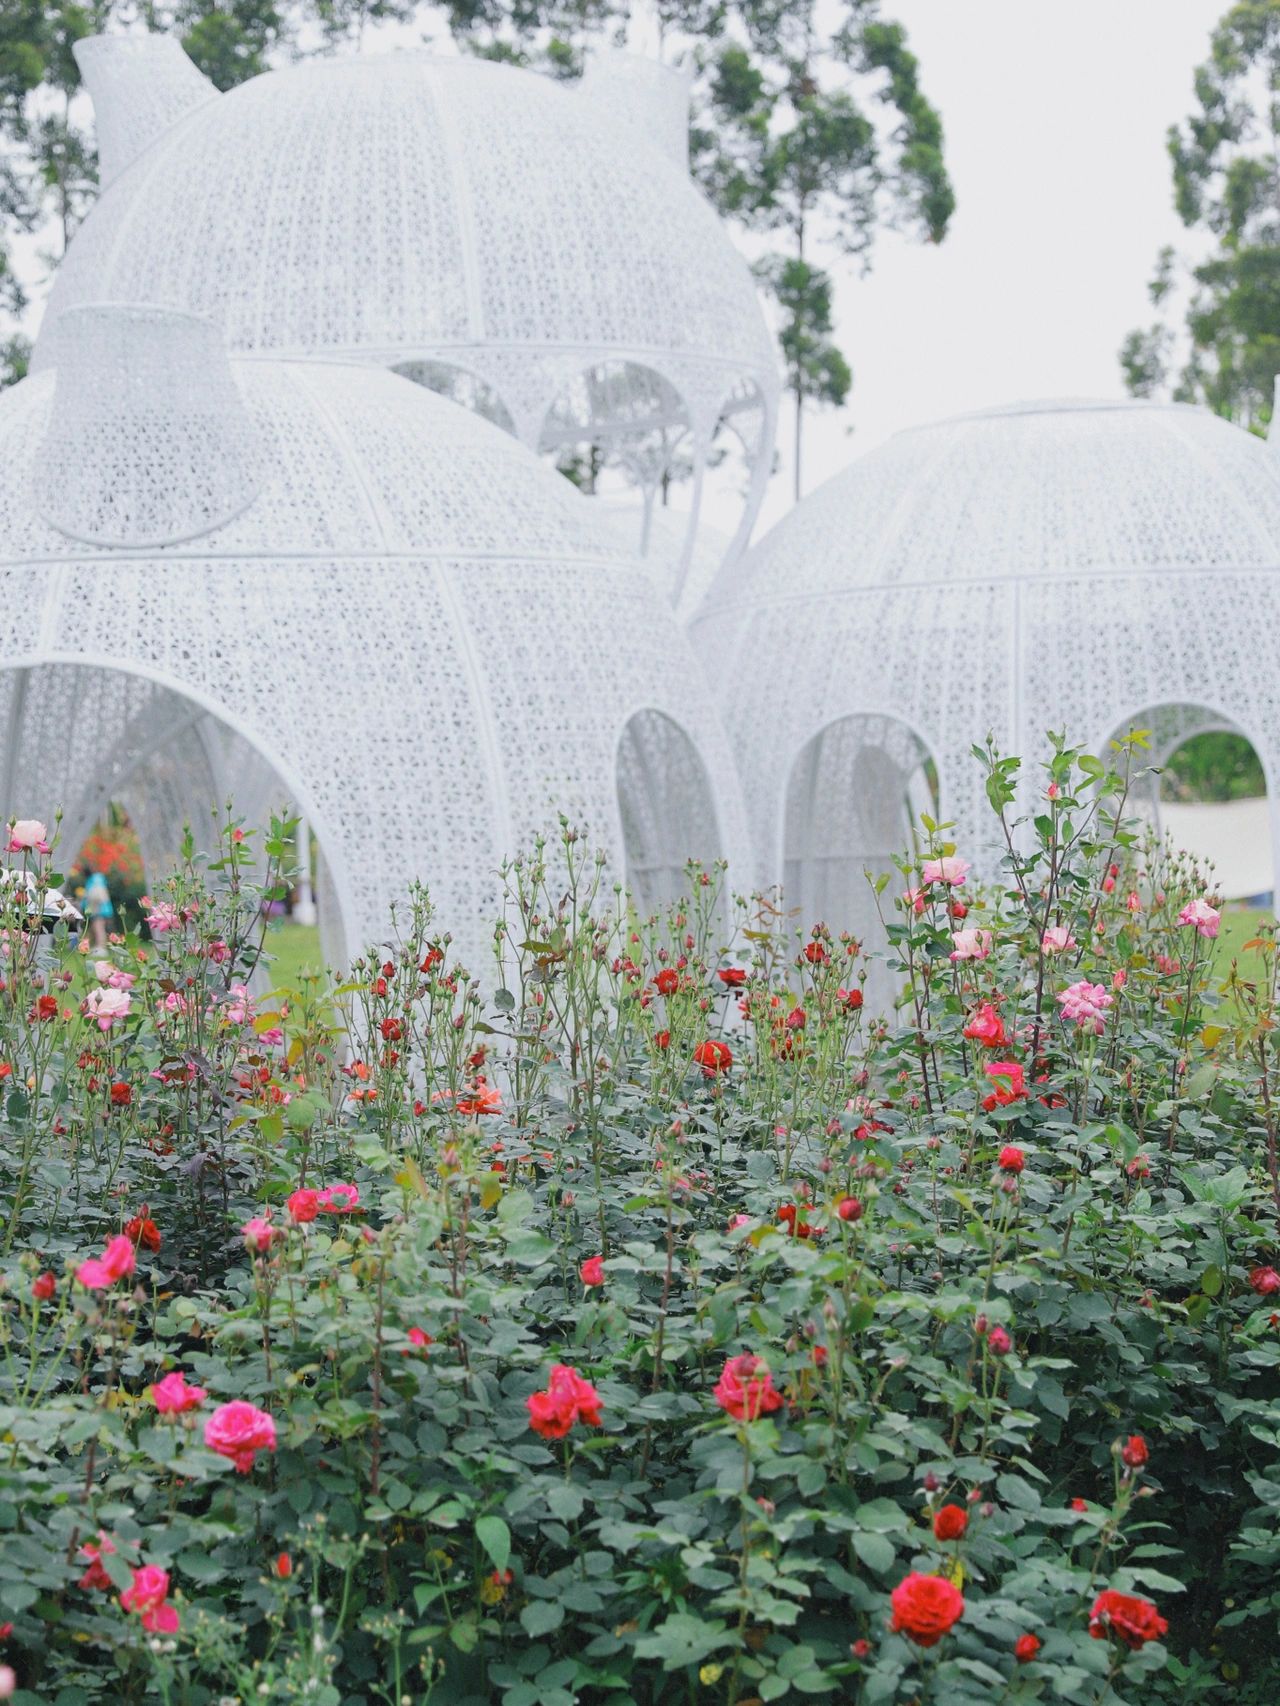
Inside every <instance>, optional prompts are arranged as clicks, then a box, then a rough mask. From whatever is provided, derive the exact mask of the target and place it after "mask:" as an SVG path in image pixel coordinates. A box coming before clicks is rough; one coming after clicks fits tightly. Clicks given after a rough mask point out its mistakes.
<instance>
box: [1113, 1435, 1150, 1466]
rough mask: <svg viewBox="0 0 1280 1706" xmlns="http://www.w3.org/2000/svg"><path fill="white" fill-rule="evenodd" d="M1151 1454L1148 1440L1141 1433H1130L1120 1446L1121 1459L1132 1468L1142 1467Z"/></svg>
mask: <svg viewBox="0 0 1280 1706" xmlns="http://www.w3.org/2000/svg"><path fill="white" fill-rule="evenodd" d="M1150 1455H1151V1453H1150V1452H1149V1451H1148V1450H1147V1442H1146V1440H1145V1439H1143V1437H1142V1435H1141V1434H1130V1435H1129V1437H1128V1439H1127V1440H1126V1441H1125V1443H1124V1445H1123V1446H1121V1448H1120V1461H1121V1462H1122V1463H1127V1464H1128V1465H1129V1467H1130V1469H1141V1468H1142V1465H1143V1464H1144V1463H1145V1462H1146V1461H1147V1459H1148V1457H1150Z"/></svg>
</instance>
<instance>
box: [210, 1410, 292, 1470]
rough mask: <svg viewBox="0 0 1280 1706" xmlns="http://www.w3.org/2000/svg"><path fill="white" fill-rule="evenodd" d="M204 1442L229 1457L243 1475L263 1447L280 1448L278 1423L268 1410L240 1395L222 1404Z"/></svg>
mask: <svg viewBox="0 0 1280 1706" xmlns="http://www.w3.org/2000/svg"><path fill="white" fill-rule="evenodd" d="M204 1443H205V1444H206V1445H207V1446H208V1447H209V1450H210V1451H216V1452H217V1453H218V1456H219V1457H229V1458H230V1459H231V1461H232V1462H233V1463H234V1464H235V1466H236V1469H237V1470H238V1471H239V1473H240V1474H241V1475H247V1474H248V1473H249V1471H250V1470H251V1469H252V1468H253V1460H254V1458H255V1457H256V1456H257V1454H258V1453H259V1452H260V1451H274V1450H275V1448H276V1424H275V1421H274V1420H273V1419H272V1417H270V1416H269V1415H268V1414H267V1412H266V1411H265V1410H259V1409H256V1408H255V1407H254V1406H253V1405H252V1404H246V1403H245V1402H244V1400H243V1399H240V1398H237V1399H235V1400H234V1401H233V1402H232V1403H230V1404H219V1406H218V1408H217V1409H216V1410H215V1411H214V1412H213V1414H212V1415H211V1416H210V1417H209V1419H208V1421H207V1422H206V1423H205V1424H204Z"/></svg>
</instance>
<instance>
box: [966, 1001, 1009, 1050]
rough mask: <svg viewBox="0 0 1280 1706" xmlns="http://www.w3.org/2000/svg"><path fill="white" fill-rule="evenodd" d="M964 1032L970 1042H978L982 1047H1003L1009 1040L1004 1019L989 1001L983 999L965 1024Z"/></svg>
mask: <svg viewBox="0 0 1280 1706" xmlns="http://www.w3.org/2000/svg"><path fill="white" fill-rule="evenodd" d="M964 1034H965V1036H966V1037H968V1039H969V1041H970V1042H972V1043H980V1044H981V1045H982V1047H983V1048H1005V1047H1007V1046H1008V1042H1009V1038H1008V1036H1007V1035H1006V1033H1005V1028H1004V1020H1003V1019H1002V1018H1001V1017H1000V1015H999V1014H998V1013H997V1012H996V1010H995V1008H994V1007H993V1006H992V1005H991V1003H990V1002H989V1001H984V1002H983V1004H982V1006H981V1007H979V1008H978V1010H977V1012H976V1013H975V1014H974V1015H973V1017H972V1018H971V1019H970V1020H969V1023H968V1024H967V1025H966V1026H965V1028H964Z"/></svg>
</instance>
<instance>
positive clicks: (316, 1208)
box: [284, 1187, 320, 1226]
mask: <svg viewBox="0 0 1280 1706" xmlns="http://www.w3.org/2000/svg"><path fill="white" fill-rule="evenodd" d="M284 1206H285V1207H286V1208H287V1209H288V1211H289V1218H290V1219H291V1220H295V1221H297V1223H298V1225H299V1226H306V1225H307V1224H309V1223H310V1222H311V1221H313V1220H314V1219H315V1218H316V1216H317V1215H318V1214H319V1212H320V1193H319V1191H312V1190H308V1189H307V1188H305V1187H304V1188H303V1189H302V1190H298V1191H292V1192H291V1193H290V1194H289V1196H288V1197H287V1198H286V1199H285V1205H284Z"/></svg>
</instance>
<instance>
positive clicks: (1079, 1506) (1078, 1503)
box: [1071, 1499, 1089, 1511]
mask: <svg viewBox="0 0 1280 1706" xmlns="http://www.w3.org/2000/svg"><path fill="white" fill-rule="evenodd" d="M1071 1508H1072V1510H1073V1511H1087V1510H1088V1508H1089V1502H1088V1500H1087V1499H1072V1501H1071Z"/></svg>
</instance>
